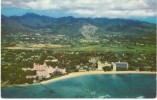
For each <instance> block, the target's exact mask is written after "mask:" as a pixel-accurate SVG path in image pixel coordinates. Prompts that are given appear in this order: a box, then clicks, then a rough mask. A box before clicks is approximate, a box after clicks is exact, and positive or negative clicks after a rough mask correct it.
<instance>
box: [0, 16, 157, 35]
mask: <svg viewBox="0 0 157 100" xmlns="http://www.w3.org/2000/svg"><path fill="white" fill-rule="evenodd" d="M1 20H2V27H1V28H2V34H8V33H18V32H39V33H50V34H63V35H68V36H84V35H85V34H86V33H85V34H84V35H83V34H82V33H81V31H80V30H81V29H82V28H83V27H84V26H89V25H90V26H92V27H93V28H94V27H95V28H96V30H94V33H91V34H92V35H93V34H94V36H103V35H104V34H117V33H122V34H128V35H149V34H155V33H156V25H155V24H150V23H146V22H141V21H136V20H128V19H107V18H74V17H71V16H69V17H61V18H53V17H48V16H40V15H37V14H33V13H27V14H25V15H23V16H10V17H6V16H4V15H2V16H1ZM89 29H90V28H89ZM86 31H88V29H87V30H86ZM90 31H91V29H90V30H89V32H87V33H88V35H90Z"/></svg>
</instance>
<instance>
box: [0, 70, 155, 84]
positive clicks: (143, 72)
mask: <svg viewBox="0 0 157 100" xmlns="http://www.w3.org/2000/svg"><path fill="white" fill-rule="evenodd" d="M94 74H157V72H149V71H107V72H104V71H88V72H75V73H69V74H67V75H64V76H60V77H57V78H53V79H50V80H46V81H42V82H40V83H34V84H19V85H15V84H14V85H8V86H7V87H12V86H29V85H39V84H48V83H52V82H56V81H59V80H64V79H68V78H73V77H78V76H83V75H94ZM2 87H3V86H2Z"/></svg>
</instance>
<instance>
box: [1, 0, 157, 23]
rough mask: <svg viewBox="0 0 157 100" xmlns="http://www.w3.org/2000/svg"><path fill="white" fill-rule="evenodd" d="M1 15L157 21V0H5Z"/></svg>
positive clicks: (3, 0)
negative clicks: (32, 14)
mask: <svg viewBox="0 0 157 100" xmlns="http://www.w3.org/2000/svg"><path fill="white" fill-rule="evenodd" d="M1 3H2V14H4V15H7V16H11V15H23V14H25V13H27V12H33V13H37V14H40V15H47V16H52V17H63V16H74V17H92V18H95V17H107V18H129V19H141V20H148V21H155V18H156V16H157V10H156V4H157V2H156V0H2V2H1Z"/></svg>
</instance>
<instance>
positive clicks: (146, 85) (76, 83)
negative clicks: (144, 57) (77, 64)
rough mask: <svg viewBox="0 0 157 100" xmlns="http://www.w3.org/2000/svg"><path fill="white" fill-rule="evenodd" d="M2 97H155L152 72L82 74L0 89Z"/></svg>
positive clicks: (154, 79)
mask: <svg viewBox="0 0 157 100" xmlns="http://www.w3.org/2000/svg"><path fill="white" fill-rule="evenodd" d="M1 96H2V98H155V97H156V75H155V74H100V75H85V76H79V77H74V78H69V79H65V80H60V81H57V82H53V83H48V84H44V85H43V84H39V85H30V86H14V87H3V88H1Z"/></svg>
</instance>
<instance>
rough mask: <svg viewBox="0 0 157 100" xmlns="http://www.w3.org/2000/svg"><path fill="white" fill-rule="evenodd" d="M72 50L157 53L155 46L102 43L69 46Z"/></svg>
mask: <svg viewBox="0 0 157 100" xmlns="http://www.w3.org/2000/svg"><path fill="white" fill-rule="evenodd" d="M68 50H70V51H98V52H109V51H111V52H145V53H155V52H156V47H155V46H143V47H140V46H132V47H131V48H126V47H124V46H108V47H105V46H101V45H94V46H87V47H82V46H80V47H73V48H69V49H68Z"/></svg>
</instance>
